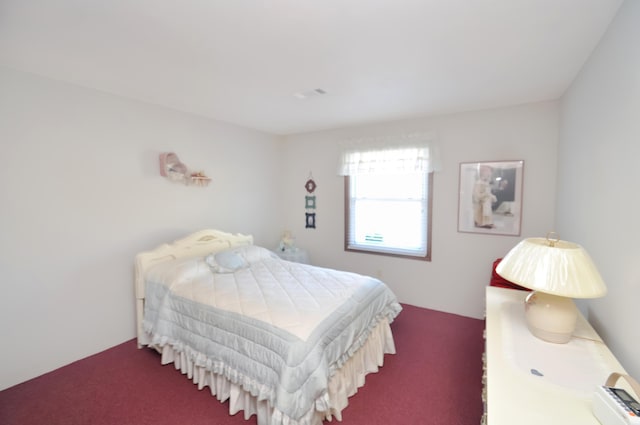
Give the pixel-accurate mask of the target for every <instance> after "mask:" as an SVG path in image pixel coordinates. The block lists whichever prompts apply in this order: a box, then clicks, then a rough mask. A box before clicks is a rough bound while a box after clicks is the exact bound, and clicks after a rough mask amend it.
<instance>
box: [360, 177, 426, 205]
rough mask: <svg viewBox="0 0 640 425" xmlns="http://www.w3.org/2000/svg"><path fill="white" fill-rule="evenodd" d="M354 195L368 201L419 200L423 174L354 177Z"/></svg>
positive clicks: (421, 191)
mask: <svg viewBox="0 0 640 425" xmlns="http://www.w3.org/2000/svg"><path fill="white" fill-rule="evenodd" d="M354 177H356V178H354V182H355V184H356V186H355V191H354V194H355V196H357V197H358V198H369V199H421V198H423V197H424V180H425V179H424V174H422V173H407V174H359V175H357V176H354Z"/></svg>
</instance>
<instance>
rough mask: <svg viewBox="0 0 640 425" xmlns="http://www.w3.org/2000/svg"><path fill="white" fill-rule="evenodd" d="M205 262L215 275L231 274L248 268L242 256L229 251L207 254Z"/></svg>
mask: <svg viewBox="0 0 640 425" xmlns="http://www.w3.org/2000/svg"><path fill="white" fill-rule="evenodd" d="M205 261H206V262H207V264H208V265H209V267H211V270H213V271H214V272H215V273H233V272H235V271H236V270H240V269H244V268H247V267H249V264H248V263H247V262H246V261H245V260H244V258H243V257H242V255H240V254H238V253H237V252H234V251H230V250H227V251H221V252H218V253H215V254H209V255H207V257H206V258H205Z"/></svg>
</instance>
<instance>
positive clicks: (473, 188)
mask: <svg viewBox="0 0 640 425" xmlns="http://www.w3.org/2000/svg"><path fill="white" fill-rule="evenodd" d="M523 169H524V161H493V162H467V163H462V164H460V188H459V199H458V231H459V232H470V233H487V234H492V235H510V236H520V226H521V219H522V177H523Z"/></svg>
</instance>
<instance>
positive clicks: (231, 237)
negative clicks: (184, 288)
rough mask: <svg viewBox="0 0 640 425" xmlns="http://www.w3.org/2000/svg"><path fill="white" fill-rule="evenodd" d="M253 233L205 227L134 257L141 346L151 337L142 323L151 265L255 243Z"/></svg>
mask: <svg viewBox="0 0 640 425" xmlns="http://www.w3.org/2000/svg"><path fill="white" fill-rule="evenodd" d="M252 244H253V236H251V235H243V234H240V233H236V234H233V233H227V232H222V231H220V230H214V229H205V230H200V231H198V232H195V233H192V234H190V235H189V236H187V237H184V238H182V239H178V240H176V241H174V242H172V243H166V244H163V245H160V246H159V247H157V248H155V249H154V250H152V251H147V252H141V253H139V254H138V255H136V259H135V281H134V287H135V294H136V322H137V333H138V347H141V346H142V345H145V344H148V343H149V342H150V341H148V338H147V336H146V334H145V332H144V329H143V327H142V319H143V316H144V293H145V290H144V284H145V281H144V276H145V273H146V271H147V270H148V269H149V267H151V266H153V265H155V264H158V263H161V262H163V261H169V260H175V259H177V258H181V257H198V256H205V255H207V254H210V253H212V252H218V251H224V250H225V249H228V248H233V247H236V246H243V245H252Z"/></svg>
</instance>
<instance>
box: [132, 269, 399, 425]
mask: <svg viewBox="0 0 640 425" xmlns="http://www.w3.org/2000/svg"><path fill="white" fill-rule="evenodd" d="M146 280H147V282H146V302H145V320H144V326H145V330H146V331H147V332H149V333H150V334H151V336H152V339H151V340H152V344H153V345H159V346H163V345H166V344H170V345H171V346H172V348H173V349H175V350H176V351H180V352H186V353H188V354H189V356H190V357H191V359H190V360H191V361H193V362H194V364H195V365H197V366H199V367H204V368H206V369H207V370H210V371H212V372H214V373H217V374H221V375H223V376H225V377H226V378H227V379H229V380H230V381H231V382H233V383H235V384H238V385H241V387H242V388H243V389H244V390H245V391H248V392H249V393H251V394H252V395H253V396H255V397H257V399H258V400H268V401H269V403H270V404H271V405H272V406H274V408H275V409H277V411H278V414H282V415H284V417H285V420H284V421H282V422H286V421H287V420H289V419H291V420H292V421H293V422H295V421H297V420H298V419H299V418H301V417H303V416H304V415H306V414H307V413H308V412H309V411H310V410H312V409H314V406H315V408H316V409H318V410H323V409H326V407H327V405H328V404H329V401H328V396H327V384H328V381H329V379H330V377H331V376H332V375H333V374H334V373H335V371H336V370H337V369H339V368H340V367H342V365H343V364H344V363H345V362H346V361H347V360H348V359H349V358H350V357H351V356H352V355H353V354H354V353H355V351H356V350H357V349H358V348H360V347H361V346H362V345H363V344H364V342H365V341H366V338H367V337H368V335H369V333H370V332H371V330H372V329H373V328H374V327H375V326H376V325H377V324H378V322H380V320H383V319H386V320H387V321H388V322H391V321H392V320H393V319H394V318H395V316H396V315H397V314H398V313H399V312H400V310H401V307H400V305H399V304H398V303H397V301H396V298H395V296H394V294H393V293H392V292H391V291H390V290H389V289H388V288H387V287H386V285H384V284H383V283H382V282H380V281H379V280H377V279H373V278H370V277H365V276H361V275H358V274H355V273H348V272H341V271H336V270H332V269H324V268H319V267H314V266H309V265H304V264H298V263H291V262H287V261H282V260H280V259H275V258H266V259H261V260H260V261H255V262H252V263H251V264H250V266H249V267H247V268H243V269H241V270H238V271H236V272H234V273H214V272H212V271H211V269H210V267H209V266H208V265H207V263H206V262H205V261H204V259H203V258H190V259H181V260H175V261H170V262H166V263H162V264H159V265H158V266H156V267H154V268H152V269H151V270H149V272H148V273H147V275H146ZM203 306H204V307H203ZM279 422H280V421H279Z"/></svg>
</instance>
